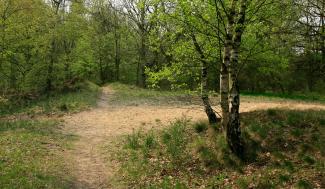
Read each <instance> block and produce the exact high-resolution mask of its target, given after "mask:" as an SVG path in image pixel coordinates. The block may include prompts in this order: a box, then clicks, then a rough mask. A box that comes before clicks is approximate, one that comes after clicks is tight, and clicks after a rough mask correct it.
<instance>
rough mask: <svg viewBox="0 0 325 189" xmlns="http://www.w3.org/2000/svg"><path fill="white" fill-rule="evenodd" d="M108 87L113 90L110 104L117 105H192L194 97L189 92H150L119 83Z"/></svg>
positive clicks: (192, 93) (193, 93) (193, 94)
mask: <svg viewBox="0 0 325 189" xmlns="http://www.w3.org/2000/svg"><path fill="white" fill-rule="evenodd" d="M110 86H111V87H112V88H113V89H114V90H115V95H114V97H113V99H112V102H113V103H115V104H118V105H140V104H148V105H165V104H193V97H195V92H190V91H163V90H150V89H142V88H139V87H136V86H133V85H125V84H121V83H112V84H110ZM194 100H199V99H194Z"/></svg>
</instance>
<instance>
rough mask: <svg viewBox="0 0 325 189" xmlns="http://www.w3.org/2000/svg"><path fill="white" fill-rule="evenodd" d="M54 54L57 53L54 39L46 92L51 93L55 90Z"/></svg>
mask: <svg viewBox="0 0 325 189" xmlns="http://www.w3.org/2000/svg"><path fill="white" fill-rule="evenodd" d="M54 53H55V42H54V39H52V42H51V52H50V62H49V65H48V67H47V78H46V92H50V91H51V90H52V89H53V84H52V79H53V66H54Z"/></svg>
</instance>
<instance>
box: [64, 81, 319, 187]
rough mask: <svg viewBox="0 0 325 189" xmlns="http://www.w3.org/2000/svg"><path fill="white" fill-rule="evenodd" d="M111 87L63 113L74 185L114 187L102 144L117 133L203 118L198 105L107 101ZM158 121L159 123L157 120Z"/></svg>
mask: <svg viewBox="0 0 325 189" xmlns="http://www.w3.org/2000/svg"><path fill="white" fill-rule="evenodd" d="M113 95H114V91H113V90H112V89H111V88H110V86H106V87H103V92H102V95H101V97H100V99H99V100H98V105H97V107H96V108H93V109H91V110H88V111H84V112H80V113H77V114H73V115H69V116H65V117H64V121H65V127H64V130H65V132H67V133H69V134H73V135H77V136H78V139H77V140H76V141H75V143H74V145H73V148H72V149H71V150H68V151H67V152H66V156H67V158H69V159H71V160H72V162H73V166H72V174H73V176H74V177H75V179H76V183H75V186H74V187H75V188H96V189H97V188H116V187H115V186H113V184H112V182H111V178H112V176H113V174H114V172H115V171H116V164H114V162H107V160H106V159H107V158H105V155H104V153H103V152H102V147H103V145H104V144H105V143H106V144H107V142H110V141H114V139H115V138H116V137H118V136H121V135H125V134H129V133H132V131H133V130H134V129H138V128H140V127H141V128H143V129H149V128H155V127H161V126H162V125H165V124H166V123H168V122H170V121H173V120H174V119H176V118H180V117H182V116H186V117H187V118H190V119H192V120H199V119H205V118H206V117H205V114H204V111H203V110H202V107H200V106H177V107H176V106H172V105H170V106H147V105H143V106H141V105H140V106H122V105H120V106H116V105H113V104H112V103H110V98H111V97H112V96H113ZM277 107H278V108H288V109H324V110H325V105H319V104H308V103H297V102H293V101H288V102H280V101H279V102H276V101H275V102H258V101H254V102H248V101H246V102H245V101H244V102H243V103H242V104H241V111H242V112H247V111H253V110H257V109H268V108H277ZM157 121H159V122H160V123H162V124H156V122H157Z"/></svg>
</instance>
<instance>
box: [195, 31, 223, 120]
mask: <svg viewBox="0 0 325 189" xmlns="http://www.w3.org/2000/svg"><path fill="white" fill-rule="evenodd" d="M191 37H192V41H193V44H194V46H195V49H196V51H197V52H198V53H199V54H200V59H201V63H202V69H201V99H202V102H203V105H204V110H205V113H206V114H207V116H208V119H209V123H210V124H216V123H217V122H218V118H217V116H216V114H215V113H214V111H213V109H212V107H211V105H210V101H209V94H208V63H207V61H206V59H205V55H204V52H203V51H202V49H201V47H200V45H199V43H198V42H197V40H196V37H195V35H194V34H191Z"/></svg>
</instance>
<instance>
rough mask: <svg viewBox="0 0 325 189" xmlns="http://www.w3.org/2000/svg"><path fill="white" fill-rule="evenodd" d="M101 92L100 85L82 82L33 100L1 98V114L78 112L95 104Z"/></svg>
mask: <svg viewBox="0 0 325 189" xmlns="http://www.w3.org/2000/svg"><path fill="white" fill-rule="evenodd" d="M98 94H99V87H98V86H97V85H96V84H94V83H91V82H82V83H78V84H76V85H75V86H74V88H73V90H70V91H67V92H52V93H50V94H48V95H43V96H40V97H38V98H37V99H33V100H26V99H17V98H10V99H4V98H3V99H2V100H0V116H3V115H10V114H15V113H27V114H32V115H34V114H49V113H51V114H53V113H62V112H63V113H64V112H77V111H80V110H83V109H86V108H88V107H91V106H94V105H95V104H96V101H97V97H98Z"/></svg>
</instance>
